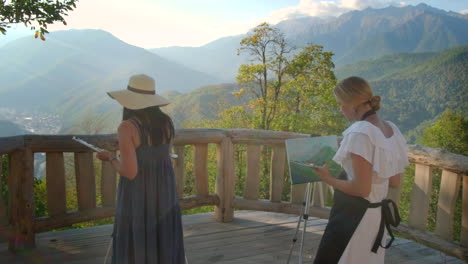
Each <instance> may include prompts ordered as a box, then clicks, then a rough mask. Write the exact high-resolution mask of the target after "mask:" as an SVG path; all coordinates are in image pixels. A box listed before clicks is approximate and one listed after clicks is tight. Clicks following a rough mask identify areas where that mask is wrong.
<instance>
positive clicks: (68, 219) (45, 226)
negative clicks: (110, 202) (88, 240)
mask: <svg viewBox="0 0 468 264" xmlns="http://www.w3.org/2000/svg"><path fill="white" fill-rule="evenodd" d="M114 214H115V208H114V207H96V208H90V209H81V210H74V211H69V212H66V213H64V214H61V215H56V216H44V217H40V218H37V219H36V225H35V227H34V230H35V231H36V232H37V233H40V232H46V231H50V230H53V229H57V228H63V227H68V226H71V225H73V224H76V223H81V222H87V221H92V220H97V219H102V218H108V217H112V216H114Z"/></svg>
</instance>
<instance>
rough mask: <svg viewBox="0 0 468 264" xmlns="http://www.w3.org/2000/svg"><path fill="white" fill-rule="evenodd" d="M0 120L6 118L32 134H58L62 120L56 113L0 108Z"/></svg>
mask: <svg viewBox="0 0 468 264" xmlns="http://www.w3.org/2000/svg"><path fill="white" fill-rule="evenodd" d="M0 120H7V121H10V122H13V123H15V124H17V125H18V126H20V127H21V128H22V129H24V130H26V131H28V132H30V133H32V134H58V133H59V132H60V129H62V121H61V118H60V117H59V116H58V115H54V114H50V113H41V112H36V111H34V112H32V111H31V112H28V111H23V110H21V111H18V110H16V109H11V108H0Z"/></svg>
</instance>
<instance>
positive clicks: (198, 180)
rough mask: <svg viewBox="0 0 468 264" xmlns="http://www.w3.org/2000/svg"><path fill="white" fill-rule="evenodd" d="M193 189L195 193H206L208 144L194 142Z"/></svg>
mask: <svg viewBox="0 0 468 264" xmlns="http://www.w3.org/2000/svg"><path fill="white" fill-rule="evenodd" d="M194 156H195V157H194V164H193V165H194V172H195V187H196V188H195V189H196V193H197V195H201V196H205V195H208V191H209V190H208V144H195V155H194Z"/></svg>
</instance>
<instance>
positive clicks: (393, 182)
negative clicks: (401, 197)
mask: <svg viewBox="0 0 468 264" xmlns="http://www.w3.org/2000/svg"><path fill="white" fill-rule="evenodd" d="M400 185H401V173H399V174H396V175H393V176H392V177H390V179H389V180H388V187H390V188H395V189H396V188H400Z"/></svg>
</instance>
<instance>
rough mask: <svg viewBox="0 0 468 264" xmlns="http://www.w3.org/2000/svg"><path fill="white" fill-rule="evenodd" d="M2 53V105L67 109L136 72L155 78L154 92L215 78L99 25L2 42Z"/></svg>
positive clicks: (123, 83) (118, 85) (118, 86)
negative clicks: (120, 36) (44, 36)
mask: <svg viewBox="0 0 468 264" xmlns="http://www.w3.org/2000/svg"><path fill="white" fill-rule="evenodd" d="M0 54H2V55H0V80H2V86H1V87H0V104H1V105H2V106H5V107H19V108H29V107H30V106H34V107H42V108H45V109H50V108H56V107H59V108H62V112H64V113H68V112H67V111H68V110H67V109H69V110H70V111H75V110H73V109H79V108H81V107H83V106H90V105H95V104H96V102H95V100H96V98H100V97H102V98H106V99H107V95H106V94H105V92H106V91H109V90H116V89H124V88H126V83H127V81H128V77H129V76H130V75H132V74H135V73H146V74H149V75H151V76H153V77H155V78H156V83H157V90H158V92H164V91H170V90H178V91H190V90H192V89H195V88H197V87H200V86H202V85H206V84H210V83H218V82H219V80H218V79H217V78H215V77H212V76H210V75H208V74H205V73H201V72H197V71H194V70H192V69H189V68H186V67H185V66H181V65H178V64H176V63H173V62H170V61H168V60H167V59H164V58H161V57H159V56H157V55H155V54H153V53H151V52H149V51H147V50H145V49H143V48H139V47H135V46H132V45H129V44H127V43H125V42H123V41H121V40H119V39H117V38H115V37H114V36H112V35H111V34H110V33H107V32H105V31H102V30H69V31H59V32H53V33H52V34H51V35H50V36H48V38H47V40H46V41H44V42H42V41H38V40H36V39H34V38H29V37H26V38H21V39H18V40H15V41H12V42H10V43H8V44H6V45H5V46H4V47H1V48H0ZM181 76H183V78H181ZM98 101H99V100H98ZM107 101H109V100H107ZM65 102H67V103H66V104H64V103H65ZM54 110H55V109H54Z"/></svg>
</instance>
